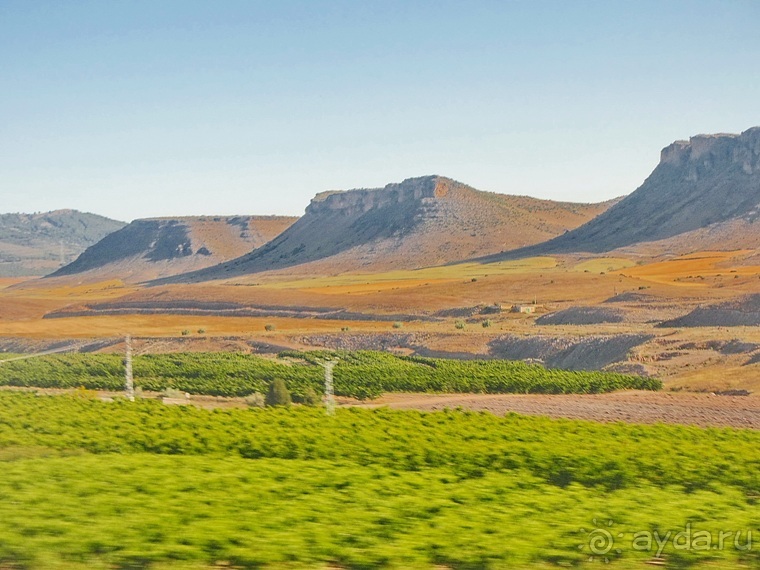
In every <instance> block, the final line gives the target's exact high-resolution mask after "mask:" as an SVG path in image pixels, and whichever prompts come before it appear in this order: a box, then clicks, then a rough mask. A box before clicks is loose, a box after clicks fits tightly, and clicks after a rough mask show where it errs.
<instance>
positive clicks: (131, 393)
mask: <svg viewBox="0 0 760 570" xmlns="http://www.w3.org/2000/svg"><path fill="white" fill-rule="evenodd" d="M124 340H125V344H126V350H125V354H124V392H125V393H126V396H127V400H129V401H130V402H134V401H135V380H134V378H133V376H132V337H130V336H129V335H127V337H126V338H125V339H124Z"/></svg>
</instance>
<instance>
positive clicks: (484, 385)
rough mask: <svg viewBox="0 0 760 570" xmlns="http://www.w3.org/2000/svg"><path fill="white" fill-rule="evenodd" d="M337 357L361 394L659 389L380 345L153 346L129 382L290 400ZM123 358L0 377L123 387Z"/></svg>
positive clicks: (73, 359) (17, 370)
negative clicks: (283, 393) (278, 381)
mask: <svg viewBox="0 0 760 570" xmlns="http://www.w3.org/2000/svg"><path fill="white" fill-rule="evenodd" d="M327 359H335V360H336V361H337V365H336V366H335V371H334V378H335V392H336V394H338V395H342V396H350V397H356V398H360V399H365V398H375V397H377V396H380V395H381V394H383V393H385V392H453V393H472V392H482V393H542V394H558V393H576V394H579V393H580V394H583V393H601V392H610V391H614V390H621V389H643V390H658V389H660V388H661V386H662V384H661V382H660V381H659V380H657V379H653V378H642V377H637V376H628V375H623V374H616V373H610V372H594V371H590V372H579V371H568V370H552V369H545V368H543V367H541V366H537V365H529V364H525V363H523V362H515V361H506V360H471V361H462V360H447V359H439V358H418V357H399V356H394V355H391V354H387V353H381V352H369V351H359V352H350V353H349V352H342V353H335V352H326V351H314V352H304V353H301V352H286V353H282V354H281V355H280V358H279V359H277V360H275V359H270V358H263V357H260V356H254V355H247V354H238V353H184V354H152V355H144V356H138V357H136V358H135V359H134V377H135V384H136V385H137V386H141V387H142V388H143V389H145V390H154V391H162V390H165V389H167V388H175V389H178V390H182V391H185V392H189V393H192V394H208V395H214V396H246V395H248V394H252V393H256V392H258V393H264V392H266V390H267V388H268V386H269V383H270V382H271V381H272V380H273V379H275V378H282V379H283V380H285V382H286V384H287V385H288V388H289V389H290V391H291V392H292V393H293V394H294V395H295V397H296V400H297V399H298V397H299V396H301V395H303V394H304V393H305V391H306V390H307V389H308V388H310V389H312V390H315V391H317V392H318V393H321V391H322V388H323V384H324V371H323V369H322V367H321V366H320V365H319V364H320V363H321V362H323V361H325V360H327ZM123 375H124V366H123V362H122V358H121V357H120V356H119V355H113V354H71V355H55V356H42V357H38V358H31V359H28V360H19V361H14V362H5V363H2V364H0V385H5V386H29V387H40V388H72V387H79V386H81V387H84V388H88V389H93V390H121V389H122V388H123V385H124V380H123Z"/></svg>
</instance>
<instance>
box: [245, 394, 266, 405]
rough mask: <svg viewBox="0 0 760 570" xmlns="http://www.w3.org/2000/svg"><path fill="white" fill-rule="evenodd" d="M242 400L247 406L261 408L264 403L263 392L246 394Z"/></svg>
mask: <svg viewBox="0 0 760 570" xmlns="http://www.w3.org/2000/svg"><path fill="white" fill-rule="evenodd" d="M244 401H245V403H246V404H247V405H248V407H249V408H263V407H264V405H265V402H264V394H259V393H258V392H254V393H253V394H250V395H248V396H246V397H245V400H244Z"/></svg>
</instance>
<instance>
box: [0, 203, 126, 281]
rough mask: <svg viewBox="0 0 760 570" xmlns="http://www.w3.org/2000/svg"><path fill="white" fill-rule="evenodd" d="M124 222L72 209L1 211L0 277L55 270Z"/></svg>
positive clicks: (30, 274) (38, 273)
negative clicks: (21, 211)
mask: <svg viewBox="0 0 760 570" xmlns="http://www.w3.org/2000/svg"><path fill="white" fill-rule="evenodd" d="M125 225H126V223H125V222H121V221H118V220H113V219H111V218H107V217H105V216H100V215H98V214H92V213H89V212H81V211H79V210H74V209H59V210H52V211H49V212H35V213H31V214H30V213H19V212H14V213H6V214H0V277H17V276H29V277H32V276H41V275H44V274H46V273H49V272H51V271H54V270H56V269H57V268H59V267H60V266H61V265H62V262H63V264H65V263H66V262H68V261H70V260H71V259H73V258H75V257H76V256H78V255H79V254H80V253H82V252H83V251H84V250H85V249H86V248H87V247H89V246H91V245H94V244H95V243H97V242H98V241H100V240H101V239H103V238H104V237H105V236H107V235H108V234H110V233H112V232H114V231H117V230H119V229H121V228H122V227H124V226H125Z"/></svg>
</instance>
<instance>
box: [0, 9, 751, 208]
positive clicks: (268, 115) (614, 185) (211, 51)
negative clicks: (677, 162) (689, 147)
mask: <svg viewBox="0 0 760 570" xmlns="http://www.w3.org/2000/svg"><path fill="white" fill-rule="evenodd" d="M758 29H760V2H758V1H755V0H747V1H738V0H737V1H726V0H720V1H698V0H692V1H664V0H657V1H635V2H633V1H626V2H616V1H601V0H600V1H596V2H570V1H557V2H548V1H547V2H545V1H527V0H526V1H523V2H507V1H494V2H488V1H477V0H473V1H461V2H448V1H445V0H435V1H430V2H426V1H418V2H415V1H410V0H404V1H395V0H388V1H358V0H351V1H335V2H319V1H308V2H292V1H287V0H268V1H262V2H257V1H253V0H248V1H236V0H228V1H225V0H208V1H203V2H201V1H196V0H177V1H169V0H144V1H143V0H121V1H117V0H97V1H92V2H84V1H76V0H66V1H63V2H62V1H60V0H54V1H50V2H43V1H36V0H0V200H1V202H0V211H2V212H8V211H43V210H50V209H57V208H77V209H80V210H87V211H93V212H96V213H100V214H104V215H108V216H111V217H115V218H120V219H123V220H130V219H133V218H137V217H147V216H155V215H190V214H225V213H241V214H243V213H250V214H274V213H281V214H300V213H302V212H303V209H304V207H305V206H306V205H307V204H308V201H309V200H310V198H311V197H312V196H313V195H314V194H315V193H316V192H319V191H323V190H327V189H348V188H355V187H374V186H382V185H384V184H386V183H388V182H394V181H400V180H402V179H404V178H407V177H410V176H419V175H423V174H433V173H436V174H443V175H446V176H450V177H452V178H456V179H458V180H461V181H462V182H466V183H468V184H470V185H472V186H475V187H476V188H480V189H483V190H491V191H495V192H503V193H510V194H528V195H532V196H538V197H544V198H552V199H562V200H573V201H599V200H604V199H607V198H610V197H613V196H617V195H621V194H627V193H629V192H631V191H633V190H634V189H635V188H636V187H637V186H638V185H639V184H641V182H642V181H643V180H644V178H646V176H648V174H649V173H650V172H651V170H652V169H653V168H654V167H655V166H656V164H657V161H658V159H659V151H660V149H661V148H662V147H663V146H665V145H667V144H669V143H670V142H672V141H673V140H675V139H680V138H688V137H689V136H690V135H693V134H697V133H702V132H721V131H722V132H739V131H742V130H744V129H747V128H749V127H751V126H755V125H760V33H759V32H758Z"/></svg>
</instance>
